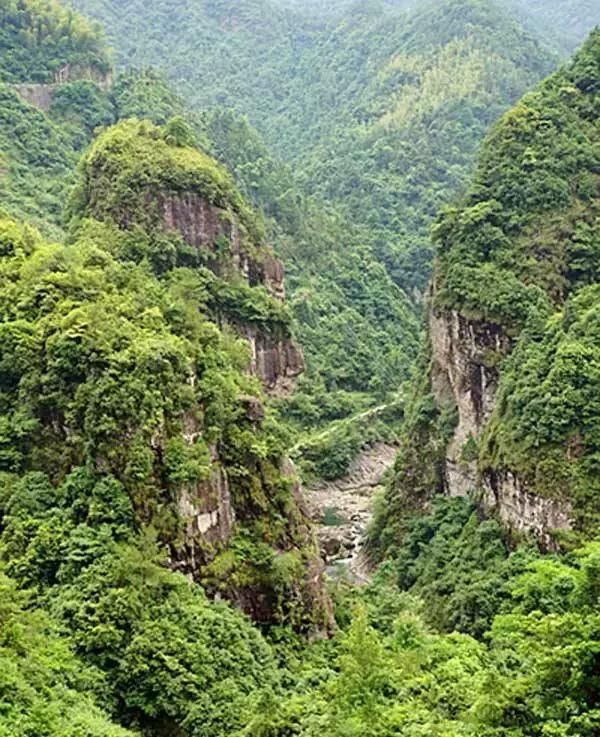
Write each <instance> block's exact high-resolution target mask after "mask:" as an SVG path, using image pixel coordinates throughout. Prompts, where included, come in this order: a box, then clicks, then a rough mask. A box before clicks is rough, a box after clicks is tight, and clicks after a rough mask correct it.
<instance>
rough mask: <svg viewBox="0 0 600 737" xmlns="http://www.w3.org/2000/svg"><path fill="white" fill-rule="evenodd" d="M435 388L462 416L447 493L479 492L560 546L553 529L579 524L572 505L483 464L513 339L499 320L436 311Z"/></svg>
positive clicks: (509, 523)
mask: <svg viewBox="0 0 600 737" xmlns="http://www.w3.org/2000/svg"><path fill="white" fill-rule="evenodd" d="M430 340H431V351H432V368H431V387H432V392H433V395H434V397H435V400H436V402H437V404H438V406H439V407H444V406H448V405H454V406H456V409H457V414H458V419H457V424H456V428H455V430H454V434H453V437H452V439H451V441H450V442H449V444H448V445H447V447H446V454H445V459H444V477H443V485H444V491H445V493H446V494H448V495H449V496H474V497H475V498H476V499H478V500H479V501H480V503H481V504H482V505H483V506H484V507H485V508H486V509H487V510H488V511H491V512H495V513H496V514H497V515H498V517H499V518H500V520H501V521H502V522H503V523H504V524H505V526H506V527H507V528H508V529H509V530H511V531H513V532H517V533H532V534H533V535H534V536H535V537H536V538H537V539H538V540H539V541H540V542H541V543H542V544H543V545H544V546H545V547H547V548H553V547H555V541H554V537H553V534H552V533H553V531H556V530H569V529H571V527H572V525H573V514H572V509H571V507H570V505H569V504H568V503H566V502H562V501H558V500H556V499H546V498H543V497H540V496H536V495H535V494H533V493H531V491H530V490H529V489H528V485H527V482H526V480H525V479H522V478H520V477H519V474H518V473H516V472H514V471H513V470H511V469H501V470H498V469H492V468H485V467H482V465H481V464H480V463H479V462H478V460H477V457H476V453H475V454H473V453H472V452H469V450H470V448H469V446H470V445H471V448H475V449H476V448H477V444H478V441H479V440H480V438H481V435H482V433H483V431H484V430H485V428H486V426H487V423H488V422H489V420H490V418H491V416H492V413H493V411H494V408H495V405H496V394H497V389H498V382H499V378H500V375H499V369H498V364H499V362H500V360H501V359H502V357H503V356H505V355H507V353H509V352H510V350H511V349H512V340H511V338H510V337H509V336H508V335H507V334H506V333H505V331H504V330H503V329H502V328H501V327H500V326H499V325H495V324H493V323H486V322H483V321H477V320H470V319H468V318H467V317H465V316H464V315H462V314H461V313H460V312H458V311H456V310H446V309H436V308H434V309H432V311H431V314H430Z"/></svg>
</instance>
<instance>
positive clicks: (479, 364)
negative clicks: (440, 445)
mask: <svg viewBox="0 0 600 737" xmlns="http://www.w3.org/2000/svg"><path fill="white" fill-rule="evenodd" d="M429 329H430V340H431V351H432V369H431V386H432V391H433V395H434V397H435V399H436V402H437V403H438V405H439V406H444V405H447V404H449V403H451V404H453V405H454V406H456V409H457V412H458V423H457V425H456V429H455V431H454V436H453V438H452V440H451V442H450V444H449V445H448V447H447V450H446V462H445V463H446V472H445V479H444V483H445V488H446V493H447V494H449V495H450V496H466V495H468V494H469V493H473V492H474V491H475V490H476V488H477V486H478V483H479V481H478V474H477V461H476V459H474V458H469V455H468V453H465V449H466V448H467V445H468V443H469V442H473V443H476V442H477V440H478V439H479V436H480V434H481V432H482V430H483V428H484V427H485V425H486V423H487V421H488V420H489V418H490V416H491V414H492V411H493V409H494V405H495V399H496V391H497V389H498V379H499V374H498V369H497V363H498V361H499V360H500V359H501V357H502V356H504V355H505V354H506V353H507V352H508V351H509V350H510V347H511V341H510V339H509V338H508V336H507V335H506V334H505V333H504V331H503V330H502V328H501V327H499V326H498V325H493V324H488V323H485V322H481V321H474V320H468V319H467V318H466V317H464V316H463V315H461V314H460V313H459V312H457V311H456V310H436V309H433V310H432V311H431V315H430V327H429Z"/></svg>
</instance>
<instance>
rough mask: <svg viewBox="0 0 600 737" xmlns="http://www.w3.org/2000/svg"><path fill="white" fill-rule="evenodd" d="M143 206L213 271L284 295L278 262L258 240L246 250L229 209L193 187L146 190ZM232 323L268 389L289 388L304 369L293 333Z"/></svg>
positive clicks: (279, 296) (282, 391)
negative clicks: (154, 192)
mask: <svg viewBox="0 0 600 737" xmlns="http://www.w3.org/2000/svg"><path fill="white" fill-rule="evenodd" d="M152 199H155V201H154V202H152ZM148 206H149V207H156V208H157V209H158V212H159V213H160V218H161V221H162V225H163V227H164V228H165V229H166V230H167V231H169V232H173V231H175V232H177V233H179V234H180V235H181V236H182V237H183V239H184V240H185V242H186V243H188V244H189V245H190V246H193V247H194V248H196V249H198V251H200V252H202V253H203V254H204V256H205V261H206V264H207V266H208V267H209V268H210V269H211V270H212V271H214V273H215V274H216V275H217V276H219V277H222V278H227V277H234V278H235V277H238V278H239V277H240V276H241V277H242V278H243V279H244V280H245V281H246V283H247V284H248V286H250V287H264V289H265V290H266V291H267V292H268V293H269V294H270V295H271V297H273V298H274V299H276V300H277V301H279V302H282V303H283V302H284V301H285V281H284V278H285V276H284V274H285V272H284V268H283V263H282V262H281V261H280V260H279V259H278V258H276V257H275V256H274V255H273V254H272V253H271V251H270V250H269V249H268V248H267V247H266V246H265V245H263V244H261V246H260V248H258V249H254V252H253V253H251V252H250V250H249V249H248V247H247V242H246V241H245V237H246V236H245V233H244V230H243V228H242V226H241V225H240V223H239V221H238V219H237V218H236V217H235V215H234V214H232V212H231V211H229V210H225V209H223V208H220V207H217V206H216V205H213V204H211V203H210V202H208V201H207V200H206V199H205V198H203V197H202V196H200V195H199V194H197V193H195V192H183V193H180V192H160V193H159V194H158V195H156V196H154V195H151V194H149V196H148ZM125 224H127V222H126V221H125ZM225 319H226V320H227V319H229V318H227V317H226V318H225ZM235 327H236V329H237V330H238V331H239V333H240V334H241V335H242V336H243V337H244V338H246V339H247V340H248V343H249V344H250V348H251V363H250V369H251V371H252V373H254V374H255V375H256V376H258V377H259V378H260V379H261V380H262V382H263V384H264V386H265V388H266V389H267V391H269V392H270V393H273V394H277V395H285V394H288V393H290V392H291V391H293V389H294V386H295V379H296V378H297V377H298V376H299V375H300V374H301V373H302V372H303V371H304V358H303V355H302V352H301V351H300V349H299V348H298V346H297V345H296V344H295V343H294V341H293V340H292V338H291V337H290V336H289V335H283V336H281V335H273V334H271V333H270V332H265V331H264V330H263V329H261V328H259V327H257V326H256V325H252V324H245V323H243V322H241V321H236V322H235Z"/></svg>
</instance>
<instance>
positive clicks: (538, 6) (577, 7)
mask: <svg viewBox="0 0 600 737" xmlns="http://www.w3.org/2000/svg"><path fill="white" fill-rule="evenodd" d="M510 2H511V4H512V5H513V7H515V8H516V9H517V10H518V11H519V12H520V14H521V16H522V18H523V19H524V20H525V22H526V23H528V25H530V26H531V27H532V28H534V27H535V28H538V29H541V30H542V32H543V33H544V35H546V36H547V37H548V39H549V40H550V41H551V42H552V43H554V44H555V45H556V46H557V47H558V48H560V49H564V50H565V51H567V52H572V51H573V50H574V49H575V48H577V47H578V46H580V45H581V44H582V42H583V41H584V39H585V37H586V35H587V34H588V33H589V32H590V31H591V30H592V28H594V27H595V26H597V25H598V24H600V8H598V3H596V2H594V0H527V2H524V1H523V0H510Z"/></svg>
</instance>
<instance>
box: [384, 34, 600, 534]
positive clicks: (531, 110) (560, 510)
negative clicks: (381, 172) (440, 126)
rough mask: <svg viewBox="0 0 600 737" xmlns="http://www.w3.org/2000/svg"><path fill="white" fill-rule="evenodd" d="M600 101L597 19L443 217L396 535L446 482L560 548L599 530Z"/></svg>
mask: <svg viewBox="0 0 600 737" xmlns="http://www.w3.org/2000/svg"><path fill="white" fill-rule="evenodd" d="M599 101H600V33H599V32H598V31H595V32H594V33H593V34H592V36H591V38H590V40H589V41H588V42H587V44H586V45H585V46H584V47H583V49H582V50H581V52H580V53H579V54H578V55H577V56H576V57H575V60H574V61H573V62H571V63H570V64H568V65H567V66H565V67H564V68H563V69H562V70H561V71H559V72H558V73H557V74H555V75H554V76H552V77H550V78H549V79H548V80H547V81H546V82H544V83H543V84H542V85H541V86H540V87H538V88H537V89H536V91H534V92H532V93H530V94H529V95H527V96H525V97H524V98H523V99H522V100H521V102H520V103H519V104H518V105H517V106H516V107H515V108H514V109H513V110H512V111H511V112H509V113H508V114H506V115H505V116H504V117H503V118H502V119H501V121H500V122H499V123H498V125H497V126H495V127H494V128H493V130H492V132H491V134H490V135H489V137H488V139H487V140H486V142H485V144H484V146H483V149H482V152H481V157H480V161H479V166H478V168H477V171H476V174H475V177H474V180H473V183H472V184H471V187H470V188H469V190H468V192H467V193H466V195H465V197H464V198H463V200H462V201H460V202H459V204H458V205H457V206H454V207H451V208H449V209H447V210H445V211H443V212H442V214H441V215H440V217H439V219H438V221H437V224H436V227H435V230H434V234H435V239H436V241H437V243H438V257H437V261H436V268H435V276H434V282H433V295H432V307H431V319H430V328H429V333H430V336H429V337H430V340H429V343H430V346H429V357H428V363H425V366H424V377H423V381H422V383H421V385H420V387H419V391H418V392H417V393H416V395H415V397H414V399H413V407H412V410H411V416H412V420H411V423H410V429H409V430H408V435H407V437H406V441H405V443H404V447H403V450H402V453H401V459H400V460H399V463H398V466H397V477H396V481H395V483H394V484H393V485H392V487H391V488H390V490H389V497H388V502H389V505H388V508H387V510H386V511H385V512H384V513H383V514H382V519H381V520H380V524H382V528H381V529H380V530H379V532H378V535H379V541H380V542H381V543H382V544H384V545H385V544H388V543H389V542H390V538H389V537H388V536H389V535H392V536H393V534H394V533H393V530H394V529H395V530H396V531H398V529H400V528H399V527H398V526H399V525H400V527H401V519H402V514H401V510H402V509H404V510H407V509H409V508H410V507H412V506H414V505H415V504H416V505H417V506H418V505H422V504H423V503H424V501H425V499H426V498H427V497H429V496H430V495H431V494H432V493H433V492H434V491H436V490H437V491H446V492H447V493H450V494H451V495H461V494H464V493H471V492H476V491H478V492H479V493H481V494H482V498H483V502H484V504H485V505H487V506H488V507H491V508H495V509H497V510H498V512H499V514H500V516H501V517H502V519H503V520H504V522H505V523H506V524H507V525H508V526H510V527H512V528H513V530H514V531H515V532H523V531H527V532H533V533H534V534H536V535H537V536H538V537H539V538H540V539H541V540H542V541H543V542H544V544H546V545H549V546H553V545H554V546H555V545H556V544H557V540H560V539H561V537H562V538H566V539H569V538H575V539H577V537H578V535H581V534H582V533H583V534H584V535H585V534H589V532H593V531H594V530H597V526H598V521H599V516H600V509H599V504H598V491H597V489H596V483H597V482H596V473H595V470H594V468H595V466H594V464H595V461H594V459H595V458H596V454H597V452H598V451H597V446H596V443H597V440H596V438H597V435H598V422H599V418H598V414H597V410H596V401H595V395H596V390H597V376H596V371H597V368H598V355H597V336H596V335H595V332H594V331H595V325H596V319H595V313H596V310H597V308H598V301H597V295H598V263H599V258H600V252H599V251H598V246H599V241H598V207H599V203H600V190H599V188H598V186H599V180H598V171H599V163H600V161H599V159H598V153H599V150H600V149H599V143H600V127H599V125H598V115H597V113H598V105H599ZM417 469H420V471H421V472H420V471H419V470H417ZM383 520H387V522H388V523H389V524H390V527H389V528H384V527H383V525H384V524H385V523H384V521H383Z"/></svg>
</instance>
